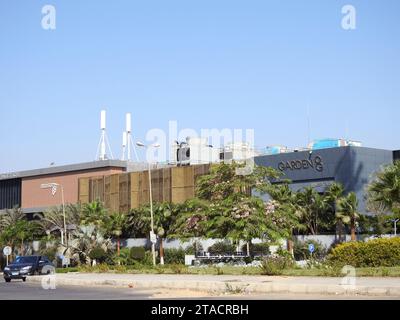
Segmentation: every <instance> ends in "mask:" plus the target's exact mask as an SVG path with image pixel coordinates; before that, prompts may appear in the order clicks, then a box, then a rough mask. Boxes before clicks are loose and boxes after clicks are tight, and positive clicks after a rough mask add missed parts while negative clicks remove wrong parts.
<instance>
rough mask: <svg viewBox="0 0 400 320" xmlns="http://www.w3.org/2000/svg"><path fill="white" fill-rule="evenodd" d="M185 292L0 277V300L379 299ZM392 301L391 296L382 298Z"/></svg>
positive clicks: (370, 298) (371, 298)
mask: <svg viewBox="0 0 400 320" xmlns="http://www.w3.org/2000/svg"><path fill="white" fill-rule="evenodd" d="M192 294H193V293H191V292H187V294H186V293H182V292H176V291H175V292H174V291H170V292H169V291H165V290H164V291H157V290H146V291H145V290H137V289H131V288H112V287H92V288H88V287H77V286H58V287H57V289H56V290H44V289H43V288H42V287H41V286H40V285H39V284H35V283H23V282H22V281H17V280H16V281H14V282H11V283H5V282H3V281H1V280H0V301H2V300H148V299H159V300H162V299H179V300H202V299H217V300H349V299H350V300H376V299H380V300H381V299H382V298H375V297H360V296H359V297H356V296H351V297H348V296H324V295H297V294H271V295H262V296H255V295H254V296H253V295H245V296H243V295H236V296H209V297H202V296H198V295H192ZM384 299H385V300H392V299H393V298H391V299H390V298H384Z"/></svg>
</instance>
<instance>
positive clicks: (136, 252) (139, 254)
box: [130, 247, 146, 262]
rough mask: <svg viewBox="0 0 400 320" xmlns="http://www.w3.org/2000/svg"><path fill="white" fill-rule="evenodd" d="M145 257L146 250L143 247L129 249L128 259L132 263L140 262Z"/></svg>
mask: <svg viewBox="0 0 400 320" xmlns="http://www.w3.org/2000/svg"><path fill="white" fill-rule="evenodd" d="M145 257H146V250H145V249H144V248H143V247H133V248H131V249H130V258H131V259H132V260H134V261H138V262H142V261H143V260H144V259H145Z"/></svg>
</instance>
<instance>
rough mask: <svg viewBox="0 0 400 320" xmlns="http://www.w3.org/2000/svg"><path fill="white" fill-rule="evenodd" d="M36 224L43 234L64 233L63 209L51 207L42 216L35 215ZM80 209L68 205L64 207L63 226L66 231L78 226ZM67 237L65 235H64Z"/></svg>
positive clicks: (76, 206)
mask: <svg viewBox="0 0 400 320" xmlns="http://www.w3.org/2000/svg"><path fill="white" fill-rule="evenodd" d="M36 218H38V219H39V220H38V224H39V226H40V228H41V229H42V230H43V232H45V233H47V234H50V233H52V232H55V231H59V232H60V234H61V233H64V212H63V208H62V207H61V206H60V207H53V208H50V209H48V210H46V211H45V212H44V213H43V214H41V215H37V216H36ZM80 218H81V207H80V206H79V205H72V204H68V205H67V206H65V224H66V228H67V230H71V229H72V230H73V229H76V228H77V226H79V224H80ZM65 236H67V235H65Z"/></svg>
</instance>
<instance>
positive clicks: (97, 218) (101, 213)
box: [80, 201, 108, 229]
mask: <svg viewBox="0 0 400 320" xmlns="http://www.w3.org/2000/svg"><path fill="white" fill-rule="evenodd" d="M107 219H108V216H107V209H106V208H105V207H104V205H103V203H102V202H100V201H94V202H91V203H86V204H84V205H83V208H82V216H81V221H80V223H81V224H82V225H84V226H90V225H93V226H95V227H96V228H98V229H104V228H105V227H106V224H107Z"/></svg>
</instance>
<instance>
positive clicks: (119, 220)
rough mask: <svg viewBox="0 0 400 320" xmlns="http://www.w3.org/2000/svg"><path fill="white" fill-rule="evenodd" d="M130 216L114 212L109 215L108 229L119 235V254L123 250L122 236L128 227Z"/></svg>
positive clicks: (116, 235)
mask: <svg viewBox="0 0 400 320" xmlns="http://www.w3.org/2000/svg"><path fill="white" fill-rule="evenodd" d="M127 224H128V216H127V215H125V214H123V213H117V212H116V213H113V214H111V215H110V216H109V218H108V221H107V226H106V229H107V230H108V233H110V234H111V235H113V236H115V237H117V254H118V256H120V252H121V236H122V234H123V231H124V229H125V228H127V227H128V225H127Z"/></svg>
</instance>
